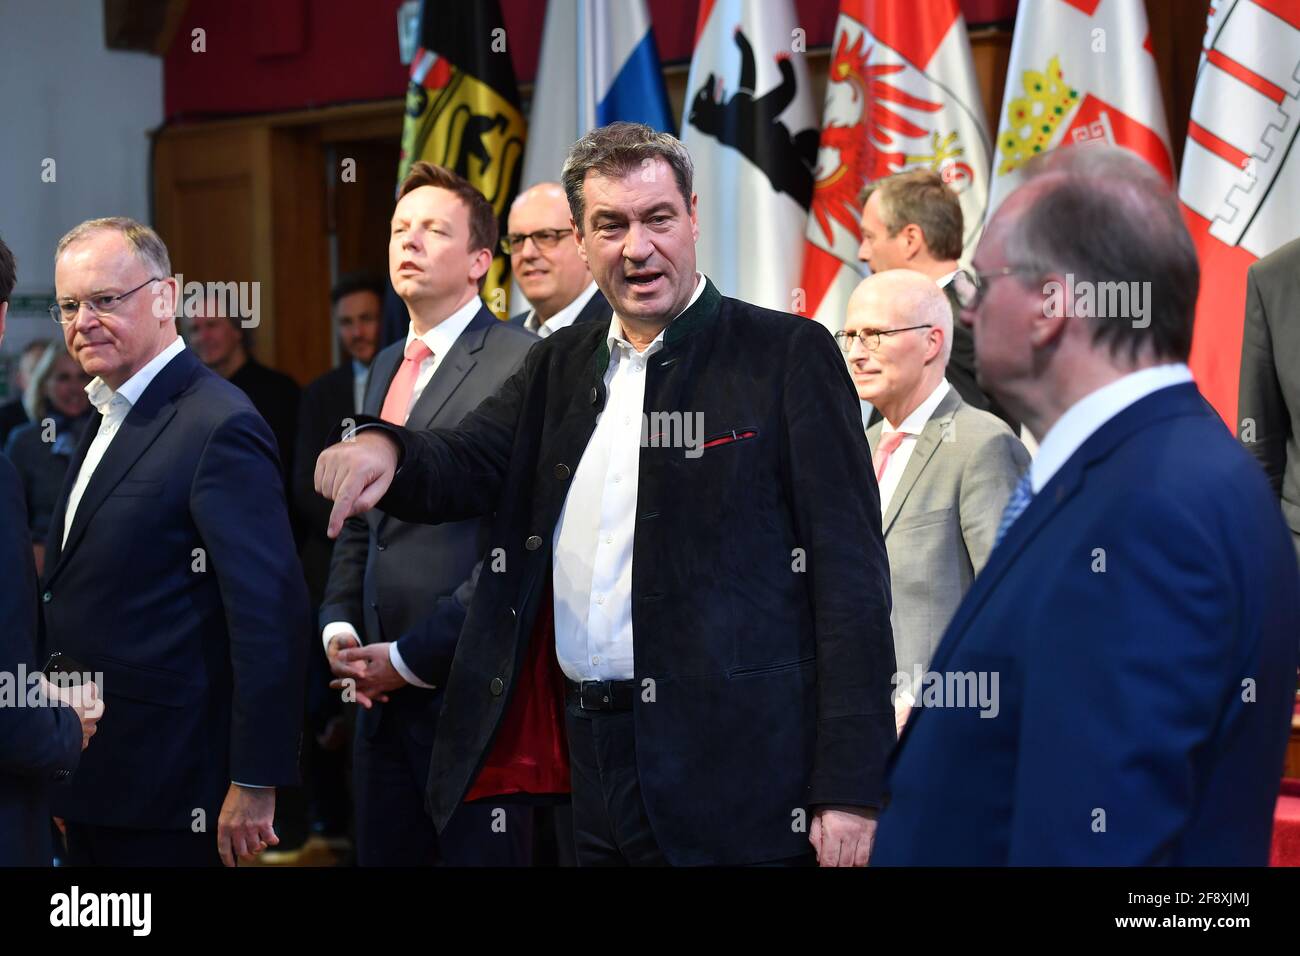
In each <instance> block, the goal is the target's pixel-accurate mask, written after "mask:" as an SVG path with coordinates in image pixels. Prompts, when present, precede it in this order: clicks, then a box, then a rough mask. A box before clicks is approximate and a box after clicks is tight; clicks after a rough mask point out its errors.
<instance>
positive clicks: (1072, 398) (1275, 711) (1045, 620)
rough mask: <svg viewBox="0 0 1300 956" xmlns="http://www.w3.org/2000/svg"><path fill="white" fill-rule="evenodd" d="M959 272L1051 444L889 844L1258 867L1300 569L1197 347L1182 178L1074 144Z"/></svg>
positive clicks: (982, 368) (1279, 755)
mask: <svg viewBox="0 0 1300 956" xmlns="http://www.w3.org/2000/svg"><path fill="white" fill-rule="evenodd" d="M975 268H976V270H977V274H976V278H975V281H973V282H971V283H968V284H963V285H962V286H960V287H959V288H958V290H957V291H958V294H959V296H960V297H961V300H962V305H963V309H964V312H963V318H964V319H965V321H968V322H970V323H971V325H972V326H973V328H974V331H975V346H976V354H977V357H978V363H977V364H978V368H979V372H980V379H981V382H982V383H984V384H986V385H987V387H988V388H989V389H990V390H991V391H992V393H993V394H994V395H995V396H996V397H997V398H998V399H1000V400H1001V401H1002V402H1003V403H1004V404H1005V406H1006V407H1007V409H1008V410H1009V411H1011V412H1012V414H1014V415H1015V416H1016V417H1017V418H1019V419H1021V420H1023V421H1024V422H1025V423H1026V425H1027V426H1028V428H1029V430H1030V431H1031V432H1032V433H1033V435H1034V437H1035V438H1037V439H1038V440H1039V442H1040V447H1039V451H1038V455H1037V457H1036V458H1035V459H1034V461H1033V463H1032V464H1031V466H1030V469H1029V471H1028V472H1027V473H1026V475H1025V477H1024V478H1023V479H1022V480H1021V482H1020V484H1019V485H1018V486H1017V488H1016V491H1015V493H1014V494H1013V495H1012V497H1011V501H1010V502H1009V504H1008V505H1007V509H1006V511H1005V513H1004V515H1003V519H1002V521H1001V523H1000V526H999V534H998V538H999V543H997V544H995V545H994V548H993V552H992V554H991V555H990V557H989V560H988V563H987V564H986V565H985V567H984V569H983V571H982V572H981V573H980V575H979V576H978V577H977V578H976V580H975V582H974V585H973V587H972V588H971V590H970V591H969V593H967V595H966V598H965V600H964V601H963V603H962V605H961V606H960V608H959V609H958V610H957V612H956V615H955V617H954V619H953V621H952V624H951V625H950V626H949V628H948V631H947V633H946V634H945V636H944V638H943V640H942V641H941V643H940V645H939V648H938V650H937V651H936V653H935V656H934V659H933V661H932V662H931V664H930V671H931V673H930V674H928V675H926V676H927V684H928V686H925V687H923V688H922V691H921V692H920V693H916V691H913V693H914V694H916V696H917V698H918V703H919V704H920V706H919V707H917V708H916V709H915V710H914V711H913V713H912V717H911V719H910V720H909V722H908V724H907V728H906V730H905V731H904V734H903V737H902V740H901V742H900V744H899V747H898V748H897V749H896V751H895V755H894V757H893V758H892V760H891V769H890V774H889V789H890V792H891V798H890V804H889V806H888V809H887V810H886V811H885V813H884V814H883V816H882V818H881V822H880V835H879V839H878V841H877V844H876V848H875V855H874V856H873V858H872V862H873V863H875V864H958V865H1006V864H1012V865H1019V864H1024V865H1059V864H1072V865H1080V864H1081V865H1152V864H1169V865H1195V866H1205V865H1211V866H1217V865H1264V864H1266V863H1267V862H1268V857H1269V840H1270V833H1271V829H1272V822H1273V808H1274V804H1275V802H1276V799H1277V791H1278V781H1279V778H1280V775H1281V770H1282V760H1283V753H1284V750H1285V747H1286V741H1287V736H1288V731H1289V726H1290V717H1291V711H1292V707H1293V703H1294V699H1295V687H1296V656H1297V640H1296V635H1297V630H1298V629H1300V580H1297V571H1296V558H1295V553H1294V551H1293V550H1292V547H1291V543H1290V537H1289V534H1288V532H1287V529H1286V526H1285V525H1284V523H1283V521H1282V516H1281V513H1280V512H1279V509H1278V505H1277V502H1276V500H1275V499H1274V498H1273V496H1272V494H1271V493H1270V490H1269V486H1268V482H1267V481H1266V480H1265V477H1264V475H1263V473H1262V472H1261V471H1260V469H1259V467H1258V466H1257V465H1256V464H1255V463H1254V462H1253V461H1252V460H1251V459H1250V457H1249V456H1248V454H1247V453H1246V452H1245V451H1244V450H1243V449H1242V448H1241V446H1240V445H1239V444H1237V442H1236V441H1235V440H1234V438H1233V436H1232V434H1231V433H1230V432H1229V431H1228V430H1227V429H1226V428H1225V427H1224V425H1223V422H1222V421H1220V420H1219V419H1218V417H1217V416H1216V415H1215V414H1214V412H1213V411H1212V410H1211V409H1210V407H1209V406H1208V405H1207V403H1206V402H1205V401H1204V400H1203V399H1202V397H1201V395H1200V393H1199V392H1198V391H1197V389H1196V386H1195V385H1194V384H1193V382H1192V378H1191V374H1190V373H1189V371H1188V369H1187V366H1186V364H1185V362H1186V359H1187V355H1188V352H1189V349H1190V346H1191V339H1192V316H1193V310H1194V307H1195V304H1196V292H1197V285H1198V267H1197V263H1196V254H1195V251H1194V248H1193V246H1192V242H1191V238H1190V237H1189V235H1188V233H1187V230H1186V228H1185V227H1184V225H1183V222H1182V219H1181V217H1180V216H1179V212H1178V206H1177V204H1176V202H1175V200H1174V197H1173V196H1172V194H1171V193H1170V191H1169V189H1168V187H1167V186H1166V185H1165V184H1164V183H1163V181H1161V180H1160V178H1159V177H1158V176H1157V175H1156V174H1155V173H1154V172H1153V171H1152V170H1151V169H1150V168H1149V167H1147V166H1146V165H1145V164H1143V163H1142V162H1141V161H1140V160H1138V159H1137V158H1136V157H1134V156H1132V155H1131V154H1128V153H1124V152H1122V151H1119V150H1108V149H1103V148H1100V147H1097V148H1092V147H1090V148H1088V149H1083V148H1078V149H1070V150H1061V151H1059V155H1057V156H1055V158H1054V159H1052V160H1049V161H1047V162H1046V163H1043V164H1041V165H1040V166H1039V168H1038V169H1037V175H1035V176H1033V177H1031V178H1030V179H1029V180H1028V181H1027V183H1026V184H1025V185H1024V186H1023V187H1022V188H1021V189H1019V190H1018V191H1017V192H1015V193H1014V194H1013V195H1011V196H1010V197H1009V198H1008V199H1007V200H1006V202H1005V203H1003V205H1002V206H1001V208H1000V209H999V210H998V211H997V214H996V215H995V217H994V218H993V220H992V222H991V223H990V225H989V227H988V229H987V230H986V231H985V233H984V237H983V239H982V241H981V242H980V246H979V250H978V252H977V254H976V256H975Z"/></svg>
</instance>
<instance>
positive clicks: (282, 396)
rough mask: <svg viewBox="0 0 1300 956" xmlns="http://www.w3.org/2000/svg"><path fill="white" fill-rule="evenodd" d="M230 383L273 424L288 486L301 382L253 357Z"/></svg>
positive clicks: (281, 471)
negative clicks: (299, 383) (299, 384)
mask: <svg viewBox="0 0 1300 956" xmlns="http://www.w3.org/2000/svg"><path fill="white" fill-rule="evenodd" d="M230 384H231V385H234V386H235V387H236V388H238V389H240V390H241V391H242V392H243V393H244V394H245V395H247V396H248V398H249V401H251V402H252V403H253V407H254V408H256V409H257V413H258V414H259V415H261V416H262V417H263V418H264V419H266V423H267V424H268V425H270V426H271V434H273V435H274V436H275V444H276V448H277V450H278V452H279V461H280V474H281V475H283V476H284V486H285V488H288V487H289V481H290V478H291V476H292V475H293V451H294V445H295V442H296V441H297V437H298V400H299V396H300V390H299V388H298V383H297V382H295V381H294V380H293V379H291V378H290V377H289V376H288V375H285V374H284V373H283V372H277V371H276V370H275V369H272V368H267V367H266V366H265V365H263V364H262V363H261V362H259V361H257V360H256V359H255V358H253V357H252V356H249V359H248V361H247V362H245V363H244V364H243V365H241V366H240V367H239V371H237V372H236V373H235V374H234V375H232V376H230Z"/></svg>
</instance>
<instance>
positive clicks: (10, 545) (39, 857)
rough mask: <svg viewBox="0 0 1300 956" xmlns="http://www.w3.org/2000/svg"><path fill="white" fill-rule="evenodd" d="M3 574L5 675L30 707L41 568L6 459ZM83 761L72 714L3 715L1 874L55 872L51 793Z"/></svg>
mask: <svg viewBox="0 0 1300 956" xmlns="http://www.w3.org/2000/svg"><path fill="white" fill-rule="evenodd" d="M0 568H4V573H3V574H0V670H2V671H4V673H5V675H6V678H7V679H9V680H12V681H13V685H12V692H13V693H14V694H15V695H18V696H21V697H22V698H24V699H25V698H26V696H27V692H28V687H29V685H28V684H27V683H25V682H20V680H19V676H18V675H19V668H20V667H22V668H25V672H26V673H27V674H35V673H38V672H39V671H40V668H41V663H43V662H38V661H37V658H36V621H37V611H36V608H37V606H38V605H37V601H36V596H37V594H38V591H37V589H36V566H35V565H34V564H33V562H32V539H31V536H30V535H29V534H28V533H27V520H26V515H25V514H24V511H23V490H22V486H21V485H20V484H19V483H18V475H17V474H16V473H15V472H14V468H13V466H12V465H11V464H10V463H9V461H8V460H7V459H6V458H4V457H3V456H0ZM15 700H16V698H15ZM11 704H12V702H11ZM80 754H81V722H80V721H79V720H78V719H77V715H76V714H75V713H74V712H73V710H72V708H70V707H16V706H12V705H10V706H4V707H0V866H49V864H50V856H51V847H50V809H49V805H48V803H47V799H48V792H47V787H48V786H49V785H50V783H51V782H52V781H53V780H54V779H55V776H56V774H58V773H59V772H60V771H71V770H73V769H75V768H76V766H77V760H78V758H79V756H80Z"/></svg>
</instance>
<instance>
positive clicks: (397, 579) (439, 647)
mask: <svg viewBox="0 0 1300 956" xmlns="http://www.w3.org/2000/svg"><path fill="white" fill-rule="evenodd" d="M536 342H537V336H535V335H533V334H532V333H531V332H526V331H524V330H522V329H517V328H513V327H511V326H508V325H506V324H505V323H503V322H501V321H500V320H498V319H497V318H496V317H495V316H493V315H492V313H491V312H489V311H488V309H487V307H486V306H481V307H480V308H479V311H478V314H477V315H475V316H474V318H473V319H471V320H470V323H469V325H467V326H466V327H465V330H464V331H463V332H461V334H460V335H459V336H458V337H457V339H456V343H455V345H453V346H452V347H451V350H450V351H448V352H447V354H446V355H444V356H443V357H442V359H441V360H440V361H439V363H438V368H437V370H436V371H435V372H434V374H433V377H432V378H431V379H430V380H429V384H428V385H426V386H425V389H424V391H423V392H422V393H421V394H420V398H419V400H418V401H417V402H416V403H415V407H414V408H413V409H412V410H411V415H410V418H409V419H408V421H409V423H410V425H411V427H413V428H416V427H418V428H434V427H440V426H441V427H451V426H454V425H456V424H459V422H460V421H461V419H463V418H464V417H465V416H466V415H467V414H468V413H469V412H471V411H473V410H474V409H475V408H476V407H478V405H479V403H480V402H482V401H483V399H485V398H487V397H488V396H489V395H491V394H493V393H494V392H495V391H496V390H497V389H498V388H499V387H500V386H501V383H502V382H504V381H505V380H506V379H507V378H508V377H509V376H510V375H511V374H512V373H513V372H514V371H515V370H516V369H517V368H518V367H519V365H520V363H522V362H523V360H524V356H525V355H526V354H527V353H528V350H529V349H530V348H532V346H533V345H534V344H535V343H536ZM405 347H406V343H405V341H398V342H394V343H393V344H392V345H390V346H388V347H387V348H385V349H384V350H383V351H381V352H380V353H379V354H378V355H377V356H375V360H374V363H373V364H372V365H371V368H370V381H369V383H368V385H367V388H366V402H365V410H366V411H367V412H368V413H370V414H371V415H375V416H377V415H378V414H379V412H380V410H381V409H382V408H383V406H384V398H385V397H386V396H387V394H388V388H389V386H390V385H391V384H392V381H393V376H394V375H395V374H397V369H398V367H399V366H400V365H401V362H402V352H403V350H404V349H405ZM486 544H487V524H486V523H485V522H483V521H481V520H476V519H471V520H466V521H452V522H447V523H445V524H438V525H427V524H410V523H407V522H405V521H402V520H400V519H398V518H394V517H391V516H389V515H385V514H383V513H382V512H380V511H377V510H375V511H371V512H369V513H368V514H366V515H365V516H364V517H357V518H352V519H350V520H349V521H348V522H347V523H346V524H345V526H344V529H343V532H342V533H341V534H340V535H339V538H338V542H337V544H336V546H335V548H334V559H333V561H332V562H331V565H330V575H329V583H328V585H327V586H326V590H325V599H324V602H323V606H322V607H321V610H320V625H321V627H324V626H325V625H326V624H329V623H330V622H332V621H347V622H348V623H350V624H351V625H352V626H353V627H354V628H356V631H357V633H358V634H360V635H361V636H362V639H363V640H364V641H365V642H366V643H367V644H372V643H377V642H380V641H396V642H397V645H398V652H399V653H400V654H401V655H402V660H403V662H404V663H405V664H406V665H407V666H408V667H410V668H411V670H412V671H414V672H415V674H416V676H417V677H419V678H420V679H421V680H423V681H425V682H426V683H429V684H434V685H435V687H437V688H438V689H436V690H432V691H430V690H427V689H423V688H419V687H414V686H410V687H403V688H402V689H401V690H399V691H397V692H395V693H393V694H391V695H390V696H389V703H388V704H377V705H376V706H375V707H374V708H373V709H369V710H366V709H363V710H361V711H359V712H358V716H357V721H358V724H357V726H358V728H359V730H360V732H362V733H367V734H374V733H375V732H376V731H377V730H378V727H379V722H380V720H381V719H383V715H384V713H385V712H386V711H389V710H391V711H393V712H395V713H397V714H400V715H401V716H402V718H403V719H404V720H406V721H407V723H408V725H409V726H410V727H411V728H412V731H413V736H415V737H416V739H420V740H423V741H424V742H425V743H429V744H431V743H432V742H433V734H434V729H435V727H436V725H437V716H438V707H439V705H440V704H441V703H442V693H441V684H442V683H443V678H444V677H445V673H446V669H445V667H444V668H442V669H439V668H438V666H437V665H436V663H435V662H436V661H439V660H450V658H451V656H452V655H453V654H454V653H455V650H456V642H457V640H458V639H459V637H460V631H461V627H462V625H463V624H464V622H465V610H466V608H467V607H468V606H469V603H470V600H471V599H472V597H473V595H474V580H473V579H474V576H475V575H474V569H475V563H476V562H477V561H478V560H479V558H480V557H481V556H482V555H483V551H484V548H485V546H486Z"/></svg>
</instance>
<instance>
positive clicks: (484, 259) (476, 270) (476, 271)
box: [469, 248, 492, 284]
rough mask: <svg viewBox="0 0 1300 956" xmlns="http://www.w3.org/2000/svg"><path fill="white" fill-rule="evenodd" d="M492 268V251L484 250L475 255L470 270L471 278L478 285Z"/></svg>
mask: <svg viewBox="0 0 1300 956" xmlns="http://www.w3.org/2000/svg"><path fill="white" fill-rule="evenodd" d="M491 268H492V250H491V249H487V248H483V249H478V250H476V251H475V253H474V262H473V264H472V265H471V266H470V268H469V277H470V278H471V279H473V280H474V282H475V283H476V284H477V283H478V280H479V279H481V278H483V277H484V276H485V275H487V273H488V270H489V269H491Z"/></svg>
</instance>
